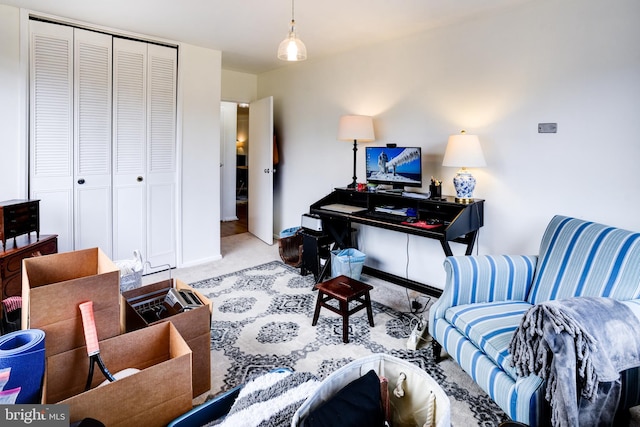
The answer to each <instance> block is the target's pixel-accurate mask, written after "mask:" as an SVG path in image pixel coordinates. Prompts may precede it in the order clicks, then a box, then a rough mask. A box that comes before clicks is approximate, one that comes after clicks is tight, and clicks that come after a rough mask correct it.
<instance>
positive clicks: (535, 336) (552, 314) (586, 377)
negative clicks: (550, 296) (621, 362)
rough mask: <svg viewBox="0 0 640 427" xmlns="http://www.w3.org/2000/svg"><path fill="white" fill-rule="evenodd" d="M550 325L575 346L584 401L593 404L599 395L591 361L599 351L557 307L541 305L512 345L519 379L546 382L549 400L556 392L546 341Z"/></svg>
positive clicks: (528, 316)
mask: <svg viewBox="0 0 640 427" xmlns="http://www.w3.org/2000/svg"><path fill="white" fill-rule="evenodd" d="M545 324H547V325H551V327H552V328H553V330H554V332H555V333H556V334H557V333H560V332H565V333H567V334H569V335H570V336H571V337H572V338H573V339H574V342H575V351H576V363H577V366H576V370H577V374H578V377H579V378H580V380H581V382H582V383H583V388H582V394H581V395H582V397H584V398H586V399H589V400H592V399H593V397H594V396H595V394H596V393H597V389H598V387H597V384H598V379H597V375H596V372H595V368H594V366H593V363H592V361H591V357H590V356H591V354H592V353H593V352H594V351H597V350H596V344H597V342H596V340H595V339H594V338H593V336H592V335H591V334H590V333H589V332H588V331H586V330H583V329H582V328H581V326H580V324H578V323H577V322H576V321H575V320H574V319H573V318H572V316H570V315H568V314H567V313H566V312H564V311H563V310H561V309H560V308H559V307H557V306H551V305H545V304H539V305H536V306H534V307H532V308H530V309H529V310H528V311H527V312H526V313H525V315H524V317H523V319H522V321H521V323H520V326H519V327H518V329H517V330H516V332H515V333H514V336H513V338H512V340H511V342H510V344H509V352H510V353H511V354H512V356H513V357H512V364H513V366H514V367H515V368H516V372H517V373H518V375H520V376H528V375H530V374H535V375H538V376H539V377H540V378H542V379H544V380H547V381H548V382H547V390H546V394H547V397H548V396H549V393H550V392H551V390H552V389H553V390H555V378H551V376H552V372H554V370H553V369H552V366H551V363H552V358H553V352H552V351H551V350H550V348H549V345H548V344H547V342H546V341H545V340H544V339H543V338H544V325H545Z"/></svg>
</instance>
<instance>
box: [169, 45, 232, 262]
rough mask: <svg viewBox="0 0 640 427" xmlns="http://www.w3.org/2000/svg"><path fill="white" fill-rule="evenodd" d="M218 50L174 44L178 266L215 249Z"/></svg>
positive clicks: (213, 255)
mask: <svg viewBox="0 0 640 427" xmlns="http://www.w3.org/2000/svg"><path fill="white" fill-rule="evenodd" d="M221 60H222V55H221V53H220V52H219V51H214V50H211V49H205V48H201V47H197V46H191V45H187V44H182V45H180V73H179V78H180V84H181V87H182V89H181V95H182V116H181V117H182V135H181V137H182V187H181V191H182V212H181V214H182V263H181V264H182V265H183V266H188V265H194V264H198V263H201V262H204V261H210V260H214V259H219V258H220V257H221V254H220V79H221V77H220V75H221V72H220V63H221Z"/></svg>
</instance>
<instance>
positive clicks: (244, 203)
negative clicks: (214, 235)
mask: <svg viewBox="0 0 640 427" xmlns="http://www.w3.org/2000/svg"><path fill="white" fill-rule="evenodd" d="M227 104H229V103H227ZM233 113H234V114H235V123H236V126H235V134H234V135H231V138H226V139H227V141H224V140H223V144H224V146H225V148H226V150H229V151H231V152H234V153H235V158H233V157H231V158H232V159H234V160H235V162H233V161H229V160H230V159H229V158H228V157H227V162H226V164H227V165H229V167H233V168H234V169H235V171H233V172H231V171H229V172H228V173H227V174H226V177H228V178H230V179H231V180H232V181H233V182H229V183H228V184H226V185H225V187H226V188H227V189H235V191H234V196H233V200H234V202H233V204H234V213H235V215H231V216H228V215H227V216H223V217H222V218H223V219H222V221H221V222H220V236H221V237H226V236H232V235H235V234H240V233H246V232H247V231H248V230H249V228H248V225H249V224H248V208H249V191H248V189H249V173H248V170H249V168H248V166H249V162H248V152H249V104H243V103H240V104H237V105H235V107H234V108H233ZM226 150H224V151H226ZM223 163H224V162H223ZM223 182H224V179H223ZM223 191H225V190H223ZM227 191H229V190H227Z"/></svg>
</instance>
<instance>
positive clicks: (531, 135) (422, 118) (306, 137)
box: [258, 0, 640, 287]
mask: <svg viewBox="0 0 640 427" xmlns="http://www.w3.org/2000/svg"><path fill="white" fill-rule="evenodd" d="M638 16H640V2H638V1H637V0H618V1H615V2H602V1H600V0H565V1H562V2H557V1H553V0H539V1H536V2H529V3H526V4H525V5H522V6H518V7H514V8H512V9H508V10H504V11H501V12H498V13H496V14H493V15H492V16H480V17H476V19H473V20H469V21H467V22H464V23H460V24H456V25H452V26H448V27H443V28H439V29H436V30H432V31H429V32H426V33H424V34H420V35H416V36H413V37H409V38H406V39H403V40H400V41H397V42H389V43H385V44H380V45H376V46H373V47H367V48H361V49H359V50H356V51H352V52H348V53H345V54H343V55H340V56H336V57H331V58H326V59H318V60H314V59H313V51H312V50H310V51H309V54H310V57H311V59H310V60H308V61H306V62H303V63H296V64H291V65H290V66H287V67H285V68H282V69H280V70H275V71H272V72H269V73H265V74H262V75H260V76H258V96H259V97H264V96H267V95H273V96H274V105H275V117H276V124H277V128H278V129H279V133H280V150H281V151H280V152H281V164H280V166H279V183H278V191H279V194H278V196H277V199H276V207H275V208H276V227H275V229H276V230H278V229H283V228H286V227H290V226H292V225H296V224H299V222H300V215H301V214H302V213H304V212H307V211H308V208H309V205H310V204H311V203H313V202H314V201H316V200H318V199H319V198H320V197H322V196H324V195H326V194H328V193H329V192H330V191H331V189H332V188H333V187H335V186H345V185H346V184H347V183H348V182H350V180H351V175H352V151H351V146H350V144H348V143H345V142H341V141H337V140H336V132H337V123H338V119H339V117H340V116H341V115H343V114H367V115H372V116H374V122H375V128H376V129H375V130H376V141H375V142H374V143H368V144H373V145H384V144H386V143H389V142H394V143H397V144H398V145H420V146H422V151H423V153H424V155H426V156H425V160H424V164H423V169H424V174H425V176H426V178H429V177H430V176H431V175H433V176H435V177H438V178H442V179H443V180H444V193H445V194H455V192H454V190H453V184H452V182H451V180H452V178H453V175H454V174H455V172H456V171H455V169H454V168H442V167H441V166H440V165H441V162H442V156H443V154H444V150H445V146H446V141H447V137H448V136H449V135H450V134H453V133H457V132H459V131H460V130H461V129H466V130H467V131H468V132H469V133H476V134H478V135H479V137H480V141H481V144H482V146H483V149H484V153H485V157H486V160H487V165H488V166H487V168H484V169H475V170H473V173H474V175H475V176H476V178H477V180H478V185H477V187H476V192H475V196H476V197H478V198H484V199H486V204H485V227H483V228H482V229H481V233H480V236H479V247H478V251H479V253H527V254H530V253H537V251H538V245H539V242H540V238H541V234H542V232H543V230H544V228H545V226H546V224H547V223H548V221H549V219H550V218H551V217H552V216H553V215H554V214H565V215H571V216H577V217H581V218H586V219H591V220H595V221H598V222H603V223H607V224H611V225H615V226H620V227H624V228H628V229H632V230H638V231H640V215H638V214H637V212H638V210H639V209H640V197H638V196H639V195H640V191H639V190H640V186H639V185H638V180H637V172H636V169H637V164H638V162H639V161H640V143H639V141H638V136H637V135H638V131H637V123H638V118H639V117H640V50H639V49H638V48H637V42H638V40H640V26H638V25H637V17H638ZM540 122H557V123H558V133H557V134H538V133H537V124H538V123H540ZM360 147H361V148H362V147H364V144H360ZM357 175H358V177H359V181H364V150H359V151H358V173H357ZM425 190H426V186H425ZM359 239H360V248H361V249H362V250H363V252H365V253H366V254H367V255H368V257H369V258H368V261H367V264H368V265H374V266H377V267H379V268H382V269H384V270H387V271H389V272H390V273H393V274H397V275H400V276H403V277H404V276H405V267H407V266H406V263H407V256H406V253H407V252H408V253H409V257H408V258H409V261H408V267H407V269H408V275H407V276H408V277H409V278H411V279H414V280H419V281H421V282H424V283H429V284H432V285H435V286H439V287H441V286H442V285H443V283H444V271H443V269H442V261H443V259H444V255H443V253H442V250H441V248H440V245H439V244H438V242H435V241H431V240H429V239H424V238H419V237H415V236H412V237H410V238H409V239H408V241H407V237H406V236H404V235H400V234H398V233H391V232H388V231H383V230H377V229H372V228H366V229H362V230H361V231H360V233H359ZM407 247H408V249H407ZM454 252H455V253H456V254H462V253H463V250H462V248H461V246H460V245H455V247H454Z"/></svg>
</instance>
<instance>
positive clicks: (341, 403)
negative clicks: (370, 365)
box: [305, 370, 384, 427]
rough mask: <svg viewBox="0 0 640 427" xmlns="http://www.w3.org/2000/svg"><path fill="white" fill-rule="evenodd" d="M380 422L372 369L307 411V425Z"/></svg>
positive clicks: (365, 426)
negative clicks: (309, 411)
mask: <svg viewBox="0 0 640 427" xmlns="http://www.w3.org/2000/svg"><path fill="white" fill-rule="evenodd" d="M383 425H384V412H383V410H382V402H381V399H380V378H378V375H377V374H376V373H375V371H374V370H370V371H369V372H367V373H366V374H365V375H364V376H362V377H360V378H358V379H357V380H354V381H352V382H351V383H349V384H347V385H346V386H344V387H343V388H342V389H341V390H340V391H338V392H337V393H336V394H335V395H334V396H333V397H331V399H329V400H328V401H326V402H324V403H323V404H322V405H320V406H319V407H318V408H316V409H314V410H313V411H311V413H309V416H308V417H307V419H306V423H305V426H308V427H376V426H383Z"/></svg>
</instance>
